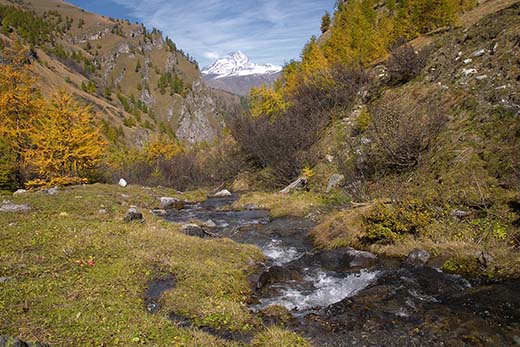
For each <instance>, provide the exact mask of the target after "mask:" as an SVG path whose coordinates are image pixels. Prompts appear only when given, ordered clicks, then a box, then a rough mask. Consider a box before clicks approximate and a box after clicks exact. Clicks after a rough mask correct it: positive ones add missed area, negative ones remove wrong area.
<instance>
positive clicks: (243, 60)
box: [201, 51, 282, 79]
mask: <svg viewBox="0 0 520 347" xmlns="http://www.w3.org/2000/svg"><path fill="white" fill-rule="evenodd" d="M280 71H282V67H281V66H276V65H272V64H263V65H260V64H255V63H253V62H251V60H250V59H249V57H248V56H247V55H245V54H244V53H243V52H242V51H236V52H231V53H229V54H228V55H227V56H226V57H224V58H222V59H219V60H217V61H215V62H214V63H213V64H211V65H208V66H206V67H205V68H204V69H202V71H201V72H202V74H204V75H216V76H215V79H218V78H222V77H231V76H251V75H266V74H275V73H278V72H280Z"/></svg>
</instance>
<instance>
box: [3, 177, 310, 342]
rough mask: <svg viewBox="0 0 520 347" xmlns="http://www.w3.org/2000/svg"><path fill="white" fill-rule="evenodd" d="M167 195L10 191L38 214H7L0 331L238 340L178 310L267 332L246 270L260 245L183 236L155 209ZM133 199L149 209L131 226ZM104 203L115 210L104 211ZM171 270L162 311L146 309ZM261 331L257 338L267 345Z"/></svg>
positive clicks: (65, 338)
mask: <svg viewBox="0 0 520 347" xmlns="http://www.w3.org/2000/svg"><path fill="white" fill-rule="evenodd" d="M164 195H175V192H173V191H170V190H167V189H149V188H138V187H128V188H126V189H123V188H120V187H116V186H108V185H93V186H83V187H70V188H67V189H64V190H62V191H60V193H59V194H57V195H55V196H49V195H47V194H44V193H27V194H23V195H19V196H5V197H4V198H8V199H9V200H11V201H13V202H15V203H29V204H30V205H31V207H32V211H31V212H29V213H26V214H23V213H22V214H19V213H1V214H0V240H1V245H2V246H1V248H0V263H1V264H2V267H1V268H0V277H8V278H9V280H8V281H7V282H5V283H1V284H0V286H1V290H0V311H1V312H2V313H1V316H2V320H1V322H0V335H3V334H7V335H11V336H20V337H22V338H23V339H25V340H29V341H31V340H40V341H45V342H49V343H51V344H52V345H55V346H101V345H104V346H130V345H148V346H228V345H232V344H231V343H229V342H224V341H221V340H218V339H216V338H214V337H211V336H209V335H207V334H204V333H201V332H198V331H195V330H186V329H181V328H178V327H176V326H175V324H173V323H171V322H170V321H169V320H168V319H167V314H168V313H169V312H171V311H175V312H177V313H180V314H183V315H185V316H188V317H191V318H192V319H194V320H195V321H196V322H199V323H201V324H204V325H209V326H213V327H222V328H226V329H231V330H248V329H252V328H259V322H258V320H257V319H256V318H255V317H253V316H252V315H251V314H250V313H249V312H248V310H247V307H246V305H245V302H246V300H247V298H248V294H249V286H248V282H247V278H246V274H247V272H248V271H249V270H250V266H251V264H252V263H254V262H255V261H257V260H259V259H261V258H262V255H261V253H260V251H259V250H258V249H256V248H255V247H252V246H243V245H238V244H236V243H234V242H232V241H229V240H223V239H218V240H201V239H198V238H192V237H187V236H184V235H182V234H181V233H179V232H178V230H177V229H176V227H175V226H173V225H171V224H168V223H166V222H163V221H161V220H158V219H157V218H155V217H154V216H152V215H151V214H150V213H148V212H147V211H148V210H149V209H150V208H152V207H156V206H157V205H158V197H160V196H164ZM204 197H205V196H204V194H202V193H200V192H199V193H196V194H191V195H185V196H182V198H191V199H200V198H204ZM129 205H137V206H138V207H139V208H140V209H141V210H142V211H143V212H144V214H145V219H146V223H144V224H140V223H138V224H125V223H123V221H122V217H123V215H124V212H125V211H126V210H127V208H128V206H129ZM100 208H104V209H106V210H107V211H108V213H107V214H99V213H98V211H99V210H100ZM89 260H92V261H93V262H94V263H95V265H94V266H90V265H88V264H87V262H88V261H89ZM172 273H173V274H175V275H176V278H177V285H176V288H175V289H174V290H171V291H169V292H166V293H165V295H164V296H163V298H162V300H161V304H162V307H163V308H162V309H161V311H160V312H159V313H158V314H156V315H150V314H148V313H146V311H145V309H144V302H143V295H144V292H145V290H146V287H147V282H148V281H150V280H151V279H153V278H157V277H160V276H161V275H165V274H172ZM277 335H278V336H281V335H283V333H282V334H281V335H280V332H278V331H277ZM262 336H263V335H259V338H258V341H265V337H262ZM287 339H288V341H291V340H292V339H295V337H294V336H293V335H292V334H287ZM296 340H298V339H296ZM298 341H300V340H298ZM282 342H283V341H282ZM264 345H265V346H267V345H269V344H265V343H262V342H257V343H256V344H255V346H264ZM296 345H297V344H296Z"/></svg>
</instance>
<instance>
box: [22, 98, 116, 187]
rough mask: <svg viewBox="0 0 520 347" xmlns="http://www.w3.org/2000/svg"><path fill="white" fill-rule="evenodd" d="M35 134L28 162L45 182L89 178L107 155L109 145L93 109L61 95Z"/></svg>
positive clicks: (39, 122)
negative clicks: (97, 122) (94, 118)
mask: <svg viewBox="0 0 520 347" xmlns="http://www.w3.org/2000/svg"><path fill="white" fill-rule="evenodd" d="M35 124H36V126H35V127H34V130H33V132H32V134H31V139H32V142H33V146H32V148H31V149H29V150H28V151H27V153H26V154H27V158H28V161H29V163H30V164H31V165H33V166H34V167H35V168H36V170H37V172H38V174H39V175H40V176H41V177H43V178H44V179H51V178H55V177H85V176H87V175H88V174H89V171H90V170H91V169H93V168H95V167H96V166H97V165H98V164H99V162H100V160H101V159H102V155H103V153H104V148H105V145H106V143H105V141H104V140H103V138H102V136H101V134H100V131H99V129H97V128H95V127H94V125H93V116H92V111H91V108H90V106H85V105H82V104H80V103H79V102H77V101H75V100H74V98H73V97H72V96H71V95H70V94H67V93H66V92H65V91H60V92H58V93H57V94H56V95H55V96H54V98H53V101H52V103H51V105H50V106H49V107H48V108H47V110H46V112H45V117H40V118H39V119H38V120H37V122H36V123H35Z"/></svg>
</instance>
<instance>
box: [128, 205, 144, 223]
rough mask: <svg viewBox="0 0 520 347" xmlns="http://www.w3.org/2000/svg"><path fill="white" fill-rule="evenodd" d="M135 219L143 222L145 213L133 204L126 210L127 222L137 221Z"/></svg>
mask: <svg viewBox="0 0 520 347" xmlns="http://www.w3.org/2000/svg"><path fill="white" fill-rule="evenodd" d="M135 221H137V222H143V221H144V217H143V214H142V213H141V212H140V211H139V210H138V209H137V207H135V206H132V207H130V208H129V209H128V211H127V212H126V215H125V222H126V223H130V222H135Z"/></svg>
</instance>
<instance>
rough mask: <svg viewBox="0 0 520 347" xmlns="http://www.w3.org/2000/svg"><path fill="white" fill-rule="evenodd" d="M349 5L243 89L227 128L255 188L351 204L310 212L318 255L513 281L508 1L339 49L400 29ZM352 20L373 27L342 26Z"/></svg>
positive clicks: (513, 103) (515, 143) (373, 11)
mask: <svg viewBox="0 0 520 347" xmlns="http://www.w3.org/2000/svg"><path fill="white" fill-rule="evenodd" d="M414 3H415V2H414ZM417 3H420V1H418V2H417ZM446 3H448V2H446ZM360 4H366V3H363V2H359V1H351V2H346V3H345V4H343V5H341V6H340V7H339V9H338V10H337V12H336V14H335V20H334V22H333V24H332V26H331V28H330V29H329V32H327V33H325V35H324V36H323V37H322V38H320V39H316V40H311V41H310V42H309V44H308V45H307V46H306V47H305V49H304V52H303V53H302V56H303V61H302V62H296V63H292V64H290V65H288V66H286V67H285V68H284V72H283V76H282V78H281V79H280V82H279V83H277V84H275V86H274V87H273V88H271V89H263V90H262V89H261V90H258V91H257V92H256V99H254V100H253V103H252V105H253V110H252V112H253V114H254V117H250V118H248V117H244V118H243V119H241V120H240V121H239V122H238V124H236V125H235V128H234V129H235V134H236V137H237V139H238V141H239V142H240V143H241V145H242V147H243V148H244V149H245V150H246V151H247V153H249V154H250V156H251V158H252V163H253V165H254V166H255V167H256V168H257V170H258V171H257V172H258V173H257V174H256V175H255V176H254V177H255V180H256V182H255V183H256V185H257V186H260V187H261V186H262V185H264V187H265V186H272V185H273V182H277V183H278V187H283V186H285V185H287V184H288V183H290V182H291V181H292V180H295V179H296V178H298V177H304V178H305V179H306V181H307V182H308V187H307V189H310V190H311V191H314V192H316V193H323V192H324V191H325V190H327V191H328V192H329V195H330V199H331V200H332V201H335V202H336V203H337V204H338V206H350V207H346V210H345V211H335V212H333V213H331V214H330V215H328V216H326V217H318V219H319V220H320V222H321V223H320V224H319V225H318V227H317V228H316V229H315V230H314V231H313V232H312V233H311V234H312V237H313V239H314V242H315V244H316V245H317V246H318V247H320V248H337V247H345V246H350V247H355V248H356V249H364V250H368V251H371V252H376V253H378V254H386V255H392V256H400V257H403V256H405V255H406V254H408V253H409V252H410V251H412V250H413V249H426V250H428V251H429V252H431V254H436V255H437V256H438V257H439V260H438V261H439V266H443V265H444V268H445V269H447V270H448V271H453V272H459V273H471V274H473V275H475V274H476V275H479V276H480V275H482V274H485V275H486V276H491V277H495V276H496V277H501V276H505V277H508V276H513V277H516V276H518V269H520V267H519V266H520V265H519V264H520V263H519V262H520V255H519V253H518V245H519V242H520V233H519V229H518V228H519V224H518V221H519V218H520V215H519V210H518V198H519V191H520V176H519V166H518V165H519V162H520V157H519V153H520V151H519V143H520V142H519V141H520V139H519V133H518V129H519V126H520V122H519V114H520V102H519V99H518V97H519V95H518V91H519V90H520V84H519V81H518V78H517V77H518V62H517V61H516V58H515V57H517V56H518V55H519V54H520V52H519V45H518V33H519V32H520V27H519V25H520V23H519V22H518V18H520V17H519V11H520V7H519V6H520V4H519V3H518V2H517V1H508V2H507V1H486V2H482V3H480V4H479V5H477V6H476V7H473V8H471V9H468V10H466V11H465V12H464V13H463V14H461V15H460V17H458V18H457V19H456V20H453V21H452V22H451V25H449V26H444V25H443V26H442V27H440V28H429V27H428V29H427V31H426V32H425V33H424V34H419V35H418V34H417V33H413V35H412V36H411V41H410V43H406V40H404V41H403V40H398V41H397V42H398V44H394V45H392V44H391V45H390V46H386V43H385V41H384V40H383V39H384V38H386V36H383V38H382V39H381V40H382V41H377V42H380V43H381V46H376V45H370V44H366V43H367V42H365V41H361V42H357V41H352V42H351V46H350V45H346V46H345V42H349V41H348V40H351V39H352V38H354V37H359V36H357V35H364V36H368V37H372V39H373V40H376V39H378V35H381V32H386V33H387V35H390V34H388V33H389V32H390V33H391V32H392V31H394V32H395V31H396V30H398V31H400V30H403V29H401V27H400V24H399V21H400V20H402V19H400V17H399V16H400V14H399V13H400V12H399V11H396V10H394V12H391V11H388V7H385V4H381V3H377V4H375V5H374V6H371V7H357V6H363V5H360ZM342 6H343V7H342ZM356 11H361V12H356ZM354 13H355V14H356V15H358V16H357V17H356V16H354ZM392 13H394V14H392ZM394 15H395V16H396V17H392V16H394ZM374 16H375V17H374ZM387 16H390V17H387ZM374 18H380V19H379V21H378V20H377V19H374ZM382 18H390V19H389V21H390V22H387V23H384V22H383V20H382ZM418 18H420V19H421V20H424V18H423V17H418ZM437 18H439V17H437ZM446 18H449V16H448V17H446ZM365 20H366V21H374V23H376V25H374V26H372V28H373V29H371V30H372V31H363V32H362V33H361V32H356V31H355V30H353V29H352V27H350V26H348V23H349V22H360V25H361V24H366V23H367V22H364V21H365ZM416 20H419V19H416ZM392 21H395V22H392ZM396 23H397V24H396ZM418 23H419V22H418ZM389 28H390V29H389ZM392 28H393V29H392ZM425 30H426V29H425ZM398 34H400V33H398ZM342 42H343V44H342V45H340V43H342ZM373 42H376V41H372V43H373ZM332 51H334V52H336V53H335V54H333V55H330V54H331V53H330V52H332ZM341 56H343V59H344V60H343V63H342V64H341V65H339V66H338V65H337V64H336V63H335V62H337V61H338V60H339V57H341ZM354 57H357V58H354ZM358 59H361V60H363V59H366V61H365V63H364V64H359V62H360V61H359V60H358ZM251 184H253V183H252V182H251V181H250V186H251ZM334 187H335V188H334ZM250 198H251V199H252V200H250V201H248V200H247V199H246V201H245V202H244V204H247V203H256V204H258V203H260V204H261V205H262V204H267V205H268V206H269V204H270V203H273V202H272V201H271V200H270V199H269V198H266V197H265V196H262V195H260V196H258V197H256V196H254V195H253V196H252V197H250ZM273 200H276V198H275V197H273ZM349 201H350V202H352V204H349ZM309 203H311V202H310V201H309ZM358 206H361V208H356V207H358ZM482 257H484V258H486V260H482V259H483V258H482Z"/></svg>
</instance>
